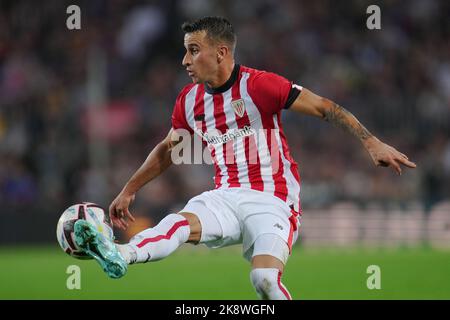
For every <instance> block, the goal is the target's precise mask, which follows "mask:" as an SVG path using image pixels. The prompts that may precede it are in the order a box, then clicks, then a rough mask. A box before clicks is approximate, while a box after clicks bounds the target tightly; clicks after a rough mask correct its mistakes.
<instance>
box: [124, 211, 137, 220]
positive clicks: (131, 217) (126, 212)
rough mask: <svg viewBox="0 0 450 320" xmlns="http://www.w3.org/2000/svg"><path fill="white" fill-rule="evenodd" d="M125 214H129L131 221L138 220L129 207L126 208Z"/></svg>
mask: <svg viewBox="0 0 450 320" xmlns="http://www.w3.org/2000/svg"><path fill="white" fill-rule="evenodd" d="M125 214H126V216H127V217H128V218H129V219H130V220H131V221H133V222H135V221H136V219H135V218H134V217H133V215H132V214H131V212H130V211H129V210H128V208H127V209H125Z"/></svg>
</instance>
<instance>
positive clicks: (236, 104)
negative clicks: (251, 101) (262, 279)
mask: <svg viewBox="0 0 450 320" xmlns="http://www.w3.org/2000/svg"><path fill="white" fill-rule="evenodd" d="M231 106H232V107H233V110H234V113H236V114H237V115H238V116H239V117H240V118H241V117H242V116H243V115H244V112H245V104H244V100H242V99H239V100H235V101H231Z"/></svg>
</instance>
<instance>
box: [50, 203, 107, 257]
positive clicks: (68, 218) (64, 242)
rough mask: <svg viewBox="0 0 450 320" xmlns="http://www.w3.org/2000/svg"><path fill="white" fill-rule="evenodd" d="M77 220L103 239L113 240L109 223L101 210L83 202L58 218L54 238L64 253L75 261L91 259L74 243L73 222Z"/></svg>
mask: <svg viewBox="0 0 450 320" xmlns="http://www.w3.org/2000/svg"><path fill="white" fill-rule="evenodd" d="M79 219H84V220H86V221H88V222H89V223H91V224H92V225H94V226H95V227H96V228H97V230H98V231H99V232H101V233H102V234H103V235H104V236H105V237H107V238H108V239H111V240H114V235H113V230H112V227H111V222H110V221H109V216H108V215H107V214H106V213H105V211H104V210H103V208H102V207H100V206H99V205H97V204H95V203H91V202H83V203H79V204H75V205H73V206H70V207H69V208H67V209H66V210H65V211H64V212H63V214H62V215H61V217H60V218H59V221H58V225H57V227H56V238H57V239H58V243H59V245H60V246H61V248H62V249H63V250H64V252H65V253H67V254H69V255H71V256H72V257H74V258H77V259H91V257H90V256H88V255H86V254H85V253H83V251H81V250H80V249H79V248H78V247H77V245H76V243H75V236H74V234H73V231H74V229H73V228H74V224H75V222H76V221H77V220H79Z"/></svg>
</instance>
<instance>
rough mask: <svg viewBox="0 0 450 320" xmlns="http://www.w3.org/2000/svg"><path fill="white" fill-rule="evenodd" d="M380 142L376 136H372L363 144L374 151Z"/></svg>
mask: <svg viewBox="0 0 450 320" xmlns="http://www.w3.org/2000/svg"><path fill="white" fill-rule="evenodd" d="M379 143H380V140H378V138H377V137H375V136H370V137H368V138H366V139H364V140H362V144H363V145H364V147H365V148H366V149H367V150H370V149H372V148H373V147H374V146H375V145H377V144H379Z"/></svg>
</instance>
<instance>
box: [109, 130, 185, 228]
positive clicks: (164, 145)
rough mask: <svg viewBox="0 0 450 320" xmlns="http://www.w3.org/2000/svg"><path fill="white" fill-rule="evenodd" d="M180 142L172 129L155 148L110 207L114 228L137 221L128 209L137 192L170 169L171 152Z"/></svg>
mask: <svg viewBox="0 0 450 320" xmlns="http://www.w3.org/2000/svg"><path fill="white" fill-rule="evenodd" d="M180 141H181V140H180V139H179V135H178V134H177V133H176V130H173V129H170V131H169V134H168V135H167V137H166V138H165V139H164V140H162V141H161V142H160V143H158V144H157V145H156V147H155V148H153V150H152V151H151V152H150V154H149V155H148V156H147V159H146V160H145V161H144V163H143V164H142V165H141V167H140V168H139V169H138V170H137V171H136V172H135V173H134V174H133V176H132V177H131V178H130V180H129V181H128V182H127V183H126V184H125V186H124V187H123V189H122V191H121V192H120V193H119V195H118V196H117V197H116V198H115V199H114V201H113V202H112V203H111V205H110V206H109V216H110V218H111V222H112V223H113V225H114V226H117V227H119V228H121V229H126V228H127V227H128V223H127V221H126V220H127V219H130V220H131V221H134V220H135V219H134V217H133V215H132V214H131V213H130V211H129V209H128V207H129V206H130V204H131V202H133V200H134V198H135V194H136V192H137V191H138V190H139V189H141V188H142V187H143V186H144V185H145V184H147V183H148V182H150V181H152V180H153V179H155V178H156V177H157V176H159V175H160V174H161V173H163V172H164V171H165V170H166V169H167V168H169V167H170V165H171V164H172V158H171V151H172V149H173V148H174V146H175V145H177V144H178V143H179V142H180Z"/></svg>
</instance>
